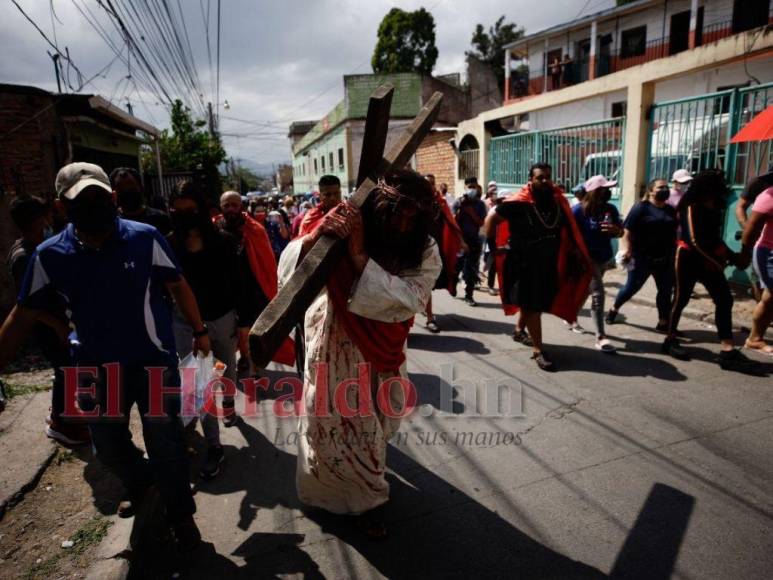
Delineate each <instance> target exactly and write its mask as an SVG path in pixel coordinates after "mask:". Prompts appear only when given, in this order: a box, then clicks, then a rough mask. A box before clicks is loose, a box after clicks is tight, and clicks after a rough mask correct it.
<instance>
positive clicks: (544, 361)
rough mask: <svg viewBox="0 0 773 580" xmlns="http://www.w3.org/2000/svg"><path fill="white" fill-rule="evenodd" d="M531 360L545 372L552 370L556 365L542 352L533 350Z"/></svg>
mask: <svg viewBox="0 0 773 580" xmlns="http://www.w3.org/2000/svg"><path fill="white" fill-rule="evenodd" d="M531 358H532V360H533V361H534V362H535V363H537V366H538V367H539V368H540V369H541V370H543V371H546V372H554V371H555V370H556V365H555V364H554V363H553V361H551V360H550V359H549V358H548V357H547V356H546V355H545V353H544V352H535V353H534V354H532V355H531Z"/></svg>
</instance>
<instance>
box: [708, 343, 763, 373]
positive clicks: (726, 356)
mask: <svg viewBox="0 0 773 580" xmlns="http://www.w3.org/2000/svg"><path fill="white" fill-rule="evenodd" d="M717 362H718V363H719V367H720V368H721V369H722V370H725V371H735V372H737V373H744V374H748V375H760V374H763V372H762V365H760V363H758V362H756V361H753V360H751V359H750V358H748V357H747V356H746V355H744V354H743V353H742V352H741V351H740V350H738V349H737V348H734V349H733V350H723V351H720V353H719V356H718V357H717Z"/></svg>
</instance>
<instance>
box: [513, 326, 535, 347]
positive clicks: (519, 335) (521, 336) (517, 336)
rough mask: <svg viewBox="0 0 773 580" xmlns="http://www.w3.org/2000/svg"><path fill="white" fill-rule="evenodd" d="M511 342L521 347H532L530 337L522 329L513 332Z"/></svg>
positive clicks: (532, 343)
mask: <svg viewBox="0 0 773 580" xmlns="http://www.w3.org/2000/svg"><path fill="white" fill-rule="evenodd" d="M513 340H514V341H515V342H517V343H519V344H522V345H523V346H534V342H532V340H531V336H529V333H528V332H526V330H525V329H523V328H522V329H521V330H517V329H516V330H514V331H513Z"/></svg>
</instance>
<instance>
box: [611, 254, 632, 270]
mask: <svg viewBox="0 0 773 580" xmlns="http://www.w3.org/2000/svg"><path fill="white" fill-rule="evenodd" d="M615 263H616V264H617V267H618V268H620V269H621V270H626V271H628V272H630V271H631V270H633V268H634V259H633V258H632V257H631V258H628V259H626V258H625V252H623V250H620V251H619V252H617V254H616V255H615Z"/></svg>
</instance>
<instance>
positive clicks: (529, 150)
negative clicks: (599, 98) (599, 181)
mask: <svg viewBox="0 0 773 580" xmlns="http://www.w3.org/2000/svg"><path fill="white" fill-rule="evenodd" d="M624 135H625V117H619V118H616V119H609V120H606V121H598V122H595V123H586V124H583V125H573V126H571V127H562V128H559V129H550V130H547V131H529V132H528V133H514V134H512V135H504V136H502V137H494V138H492V139H491V141H490V145H489V147H490V153H489V178H490V179H493V180H495V181H496V182H497V184H498V185H499V187H500V188H520V187H521V186H522V185H523V184H525V183H526V182H527V181H528V180H529V167H530V166H531V165H532V164H534V163H537V162H545V163H549V164H550V165H551V166H552V167H553V181H554V182H555V183H556V184H558V185H560V186H561V187H563V188H564V190H565V191H569V190H571V189H572V188H573V187H575V186H576V185H578V184H579V183H582V182H583V181H585V180H586V179H588V178H589V177H591V176H592V175H597V174H602V175H605V176H606V177H608V178H612V179H616V180H618V181H619V182H620V183H622V178H623V176H622V173H623V140H624ZM612 193H613V199H614V200H615V201H616V202H618V203H619V198H620V188H619V187H617V188H615V189H614V190H613V192H612Z"/></svg>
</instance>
